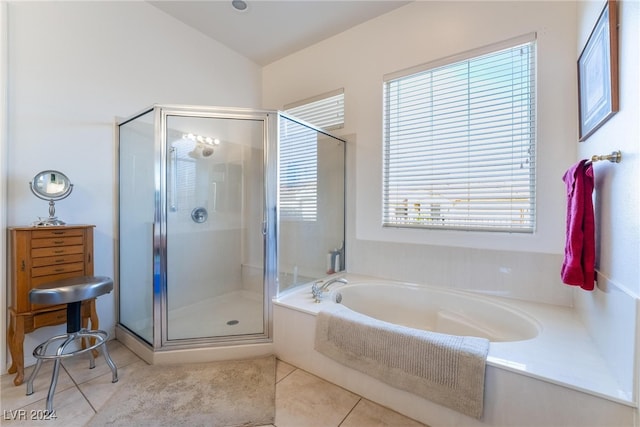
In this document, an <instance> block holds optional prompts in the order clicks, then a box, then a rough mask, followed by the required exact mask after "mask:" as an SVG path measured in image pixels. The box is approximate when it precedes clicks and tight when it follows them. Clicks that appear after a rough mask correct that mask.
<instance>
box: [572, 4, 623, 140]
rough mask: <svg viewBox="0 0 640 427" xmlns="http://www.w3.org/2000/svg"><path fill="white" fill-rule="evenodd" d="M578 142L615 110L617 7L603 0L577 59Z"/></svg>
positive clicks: (616, 92)
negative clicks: (596, 18)
mask: <svg viewBox="0 0 640 427" xmlns="http://www.w3.org/2000/svg"><path fill="white" fill-rule="evenodd" d="M578 105H579V118H580V123H579V127H580V129H579V141H585V140H586V139H587V138H589V137H590V136H591V135H593V133H594V132H595V131H597V130H598V129H599V128H600V127H601V126H602V125H603V124H604V123H605V122H606V121H607V120H609V119H610V118H611V117H612V116H613V115H614V114H615V113H616V112H618V110H619V100H618V8H617V0H607V2H606V4H605V6H604V8H603V9H602V12H601V13H600V16H599V17H598V21H597V22H596V25H595V26H594V28H593V30H592V31H591V34H590V35H589V39H588V40H587V43H586V45H585V47H584V49H583V50H582V53H581V54H580V57H579V58H578Z"/></svg>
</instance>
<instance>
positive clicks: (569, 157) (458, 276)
mask: <svg viewBox="0 0 640 427" xmlns="http://www.w3.org/2000/svg"><path fill="white" fill-rule="evenodd" d="M575 8H576V5H575V3H574V2H538V1H532V2H476V1H471V2H444V1H442V2H434V1H417V2H414V3H411V4H409V5H407V6H404V7H402V8H399V9H397V10H395V11H393V12H391V13H388V14H386V15H383V16H381V17H379V18H377V19H374V20H371V21H368V22H366V23H364V24H362V25H359V26H357V27H355V28H352V29H350V30H348V31H345V32H343V33H341V34H339V35H337V36H335V37H333V38H331V39H328V40H326V41H324V42H321V43H318V44H316V45H314V46H312V47H310V48H308V49H305V50H303V51H300V52H298V53H296V54H294V55H290V56H288V57H286V58H283V59H282V60H280V61H277V62H275V63H273V64H270V65H268V66H266V67H264V69H263V103H264V106H266V107H269V108H278V107H282V106H283V105H284V104H287V103H290V102H294V101H296V100H300V99H304V98H306V97H310V96H313V95H316V94H320V93H324V92H328V91H331V90H334V89H337V88H341V87H343V88H344V91H345V128H344V129H343V130H342V131H341V132H340V134H341V135H351V134H354V135H356V137H355V138H350V141H349V144H348V153H349V156H350V158H349V166H348V167H347V170H348V171H349V180H350V187H349V190H350V192H349V195H348V202H349V203H350V204H349V205H348V208H347V209H348V210H349V222H348V230H349V236H348V237H349V240H348V244H347V253H348V256H347V261H348V266H347V268H348V270H349V271H351V272H356V273H364V274H367V273H368V274H375V275H378V276H383V277H391V278H395V279H401V280H410V281H415V282H431V283H434V284H439V285H445V286H453V287H457V288H472V289H480V290H485V291H487V292H492V293H497V294H501V295H506V296H511V297H517V298H526V299H533V300H539V301H545V302H550V303H554V304H561V305H571V304H572V301H571V291H572V289H571V288H570V287H567V286H564V285H562V284H561V282H560V278H559V271H560V265H561V262H562V253H563V250H564V224H565V219H564V215H565V203H566V202H565V195H564V184H563V183H562V175H563V174H564V172H565V170H566V169H567V168H568V167H569V166H571V164H572V163H573V162H574V161H575V155H576V150H577V146H576V138H575V135H576V132H577V131H576V129H577V128H576V124H577V104H576V96H577V90H576V72H575V70H576V65H575V46H576V9H575ZM530 32H536V33H537V40H538V42H537V43H538V99H537V103H538V105H537V120H538V152H537V157H538V166H537V175H538V176H537V186H538V189H539V191H538V201H537V206H538V212H537V230H536V232H535V234H533V235H509V234H500V235H496V234H489V233H469V232H452V231H423V232H420V231H418V232H416V231H410V230H396V229H383V228H382V227H381V226H380V223H381V194H382V190H381V183H382V176H381V171H382V157H381V153H382V77H383V75H384V74H386V73H390V72H393V71H398V70H402V69H405V68H408V67H411V66H414V65H418V64H422V63H426V62H429V61H433V60H436V59H440V58H444V57H448V56H451V55H454V54H457V53H460V52H464V51H467V50H470V49H473V48H477V47H481V46H485V45H489V44H492V43H495V42H499V41H503V40H506V39H509V38H512V37H515V36H519V35H522V34H526V33H530Z"/></svg>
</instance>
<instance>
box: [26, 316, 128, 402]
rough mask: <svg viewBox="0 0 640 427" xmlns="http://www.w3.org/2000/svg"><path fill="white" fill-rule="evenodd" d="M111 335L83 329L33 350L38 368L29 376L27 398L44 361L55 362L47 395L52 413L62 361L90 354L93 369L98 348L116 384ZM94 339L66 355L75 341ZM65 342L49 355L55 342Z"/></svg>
mask: <svg viewBox="0 0 640 427" xmlns="http://www.w3.org/2000/svg"><path fill="white" fill-rule="evenodd" d="M108 337H109V334H107V332H105V331H100V330H96V331H89V330H86V329H81V330H80V331H78V332H74V333H68V334H66V335H58V336H55V337H53V338H50V339H48V340H47V341H45V342H44V343H42V344H40V345H39V346H37V347H36V348H35V350H33V356H34V357H35V358H36V359H37V362H36V366H35V368H34V369H33V372H32V373H31V375H30V376H29V379H28V381H27V396H29V395H31V394H33V381H34V380H35V378H36V376H37V375H38V372H39V371H40V368H41V366H42V361H43V360H49V359H53V360H54V365H53V373H52V374H51V384H50V385H49V393H48V394H47V411H49V412H50V413H51V412H53V395H54V393H55V390H56V386H57V385H58V374H59V373H60V365H61V363H62V359H64V358H66V357H71V356H75V355H78V354H80V353H84V352H89V369H93V368H95V366H96V363H95V358H94V356H93V352H92V351H93V350H94V349H95V348H97V347H102V354H103V355H104V359H105V361H106V362H107V365H108V366H109V368H110V369H111V382H112V383H115V382H117V381H118V369H117V368H116V365H115V363H113V360H112V359H111V356H110V355H109V350H107V338H108ZM87 338H92V339H95V341H96V343H95V344H94V345H91V346H89V347H87V348H84V349H80V350H75V351H71V352H69V353H65V352H64V351H65V349H66V348H67V347H68V346H69V344H71V343H72V342H73V341H75V340H80V341H82V340H83V339H87ZM63 339H64V342H63V343H62V344H60V345H59V346H58V348H57V350H56V353H55V355H54V354H47V349H48V348H49V345H50V344H52V343H53V342H55V341H60V340H63Z"/></svg>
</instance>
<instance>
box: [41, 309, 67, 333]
mask: <svg viewBox="0 0 640 427" xmlns="http://www.w3.org/2000/svg"><path fill="white" fill-rule="evenodd" d="M66 322H67V309H66V308H63V309H62V310H56V311H47V312H45V313H40V314H35V315H34V316H33V328H34V329H38V328H41V327H43V326H53V325H59V324H61V323H66Z"/></svg>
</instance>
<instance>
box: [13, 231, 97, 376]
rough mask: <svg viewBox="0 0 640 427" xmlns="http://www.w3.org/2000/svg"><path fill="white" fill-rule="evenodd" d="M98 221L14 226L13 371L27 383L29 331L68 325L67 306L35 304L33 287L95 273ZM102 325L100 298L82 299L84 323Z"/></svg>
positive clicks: (83, 324) (93, 325) (95, 326)
mask: <svg viewBox="0 0 640 427" xmlns="http://www.w3.org/2000/svg"><path fill="white" fill-rule="evenodd" d="M93 227H94V226H93V225H64V226H53V227H40V228H38V227H10V228H9V264H8V266H7V269H8V272H9V284H8V290H9V293H8V298H9V330H8V332H7V344H8V346H9V351H10V352H11V361H12V362H11V367H10V368H9V373H10V374H13V373H16V374H17V375H16V377H15V378H14V380H13V383H14V384H15V385H20V384H22V382H23V381H24V349H23V344H24V334H28V333H29V332H32V331H34V330H35V329H38V328H41V327H43V326H53V325H59V324H62V323H66V321H67V311H66V305H65V304H59V305H44V304H31V302H29V291H30V290H31V289H33V288H34V287H37V286H38V285H41V284H43V283H47V282H52V281H55V280H60V279H66V278H69V277H76V276H92V275H93ZM89 320H91V328H92V329H97V328H98V316H97V314H96V309H95V299H92V300H88V301H85V302H83V303H82V326H83V327H87V326H88V324H89Z"/></svg>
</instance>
